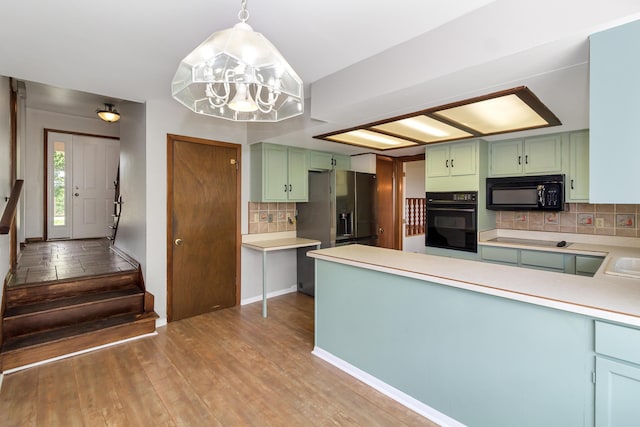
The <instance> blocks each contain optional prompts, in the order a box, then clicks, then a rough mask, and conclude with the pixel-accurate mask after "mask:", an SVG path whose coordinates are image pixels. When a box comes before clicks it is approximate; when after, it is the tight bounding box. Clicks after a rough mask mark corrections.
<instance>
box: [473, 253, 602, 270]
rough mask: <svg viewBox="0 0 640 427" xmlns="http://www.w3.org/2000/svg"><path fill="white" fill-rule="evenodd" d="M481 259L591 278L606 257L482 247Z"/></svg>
mask: <svg viewBox="0 0 640 427" xmlns="http://www.w3.org/2000/svg"><path fill="white" fill-rule="evenodd" d="M480 258H481V260H482V261H486V262H493V263H496V264H505V265H512V266H520V267H524V268H534V269H536V270H547V271H554V272H556V273H566V274H577V275H580V276H589V277H593V275H594V274H595V273H596V271H598V268H600V265H601V264H602V261H603V260H604V257H600V256H587V255H572V254H564V253H562V252H545V251H534V250H527V249H519V248H502V247H496V246H480Z"/></svg>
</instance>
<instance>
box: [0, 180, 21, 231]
mask: <svg viewBox="0 0 640 427" xmlns="http://www.w3.org/2000/svg"><path fill="white" fill-rule="evenodd" d="M23 184H24V180H23V179H16V182H15V183H14V184H13V189H12V190H11V195H10V196H9V197H5V201H6V202H7V206H5V208H4V213H3V214H2V219H0V234H9V231H10V230H11V224H12V223H13V219H14V218H15V216H16V210H17V208H18V200H19V199H20V193H21V192H22V185H23Z"/></svg>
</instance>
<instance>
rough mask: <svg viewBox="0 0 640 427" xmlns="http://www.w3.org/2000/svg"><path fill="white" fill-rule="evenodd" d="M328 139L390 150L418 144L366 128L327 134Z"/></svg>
mask: <svg viewBox="0 0 640 427" xmlns="http://www.w3.org/2000/svg"><path fill="white" fill-rule="evenodd" d="M326 139H328V140H330V141H335V142H342V143H345V144H353V145H359V146H361V147H368V148H376V149H379V150H389V149H393V148H402V147H410V146H413V145H418V143H416V142H413V141H408V140H406V139H401V138H396V137H393V136H388V135H383V134H380V133H376V132H371V131H370V130H365V129H357V130H352V131H350V132H344V133H339V134H336V135H331V136H327V137H326Z"/></svg>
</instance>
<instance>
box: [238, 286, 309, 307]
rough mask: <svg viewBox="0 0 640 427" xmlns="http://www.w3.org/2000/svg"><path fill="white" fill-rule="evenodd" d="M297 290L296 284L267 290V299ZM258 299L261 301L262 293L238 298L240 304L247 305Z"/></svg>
mask: <svg viewBox="0 0 640 427" xmlns="http://www.w3.org/2000/svg"><path fill="white" fill-rule="evenodd" d="M297 291H298V287H297V286H296V285H293V286H291V287H288V288H285V289H279V290H277V291H273V292H267V299H269V298H273V297H279V296H280V295H286V294H291V293H293V292H297ZM260 301H262V295H258V296H255V297H250V298H246V299H242V300H240V305H247V304H252V303H254V302H260Z"/></svg>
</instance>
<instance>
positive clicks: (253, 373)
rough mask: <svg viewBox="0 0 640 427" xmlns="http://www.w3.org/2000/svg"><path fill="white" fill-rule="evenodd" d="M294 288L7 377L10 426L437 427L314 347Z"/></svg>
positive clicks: (0, 405)
mask: <svg viewBox="0 0 640 427" xmlns="http://www.w3.org/2000/svg"><path fill="white" fill-rule="evenodd" d="M312 349H313V298H311V297H308V296H306V295H303V294H299V293H293V294H288V295H284V296H281V297H277V298H273V299H270V300H269V317H268V318H267V319H264V318H262V316H261V303H255V304H250V305H246V306H243V307H233V308H229V309H225V310H220V311H216V312H212V313H208V314H203V315H200V316H197V317H192V318H189V319H185V320H180V321H177V322H172V323H170V324H168V325H167V326H166V327H162V328H159V329H158V335H157V336H155V337H150V338H144V339H141V340H138V341H133V342H130V343H126V344H121V345H118V346H115V347H111V348H107V349H103V350H99V351H95V352H92V353H88V354H85V355H81V356H76V357H73V358H69V359H65V360H61V361H58V362H53V363H50V364H47V365H43V366H40V367H36V368H31V369H28V370H24V371H20V372H16V373H12V374H9V375H7V376H5V378H4V383H3V385H2V391H1V392H0V414H2V425H3V426H27V425H31V426H48V427H49V426H65V427H66V426H91V427H93V426H148V425H149V426H150V425H153V426H243V425H247V426H436V424H433V423H430V422H429V421H428V420H426V419H425V418H423V417H421V416H420V415H418V414H415V413H414V412H412V411H410V410H408V409H406V408H404V407H403V406H401V405H400V404H398V403H397V402H395V401H393V400H391V399H389V398H387V397H386V396H384V395H382V394H380V393H378V392H377V391H375V390H373V389H372V388H370V387H369V386H367V385H365V384H363V383H361V382H359V381H357V380H355V379H353V378H352V377H350V376H348V375H347V374H345V373H343V372H342V371H340V370H338V369H337V368H335V367H333V366H332V365H330V364H328V363H326V362H324V361H322V360H320V359H318V358H317V357H315V356H313V355H312V354H311V350H312Z"/></svg>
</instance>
